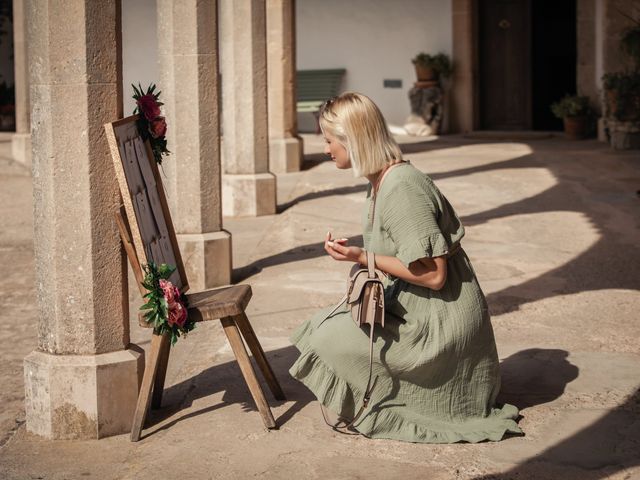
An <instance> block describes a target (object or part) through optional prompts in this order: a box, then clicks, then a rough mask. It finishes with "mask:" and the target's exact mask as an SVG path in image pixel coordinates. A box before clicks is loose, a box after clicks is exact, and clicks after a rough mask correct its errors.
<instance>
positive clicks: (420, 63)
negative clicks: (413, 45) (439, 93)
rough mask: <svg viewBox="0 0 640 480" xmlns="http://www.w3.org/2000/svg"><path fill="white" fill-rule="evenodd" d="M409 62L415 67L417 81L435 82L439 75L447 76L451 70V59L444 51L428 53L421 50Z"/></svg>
mask: <svg viewBox="0 0 640 480" xmlns="http://www.w3.org/2000/svg"><path fill="white" fill-rule="evenodd" d="M411 62H412V63H413V64H414V65H415V67H416V75H417V76H418V81H419V82H429V81H430V82H437V81H438V79H439V78H440V77H441V76H442V77H444V78H447V77H449V76H450V75H451V72H452V71H453V68H452V65H451V60H449V56H448V55H446V54H444V53H438V54H436V55H430V54H428V53H424V52H421V53H419V54H418V55H416V56H415V57H414V58H413V59H412V60H411Z"/></svg>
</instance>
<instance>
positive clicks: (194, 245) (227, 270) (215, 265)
mask: <svg viewBox="0 0 640 480" xmlns="http://www.w3.org/2000/svg"><path fill="white" fill-rule="evenodd" d="M178 244H179V245H180V252H181V253H182V260H183V262H184V268H185V270H186V273H187V278H188V279H189V286H190V288H191V289H192V290H194V291H200V290H206V289H208V288H214V287H220V286H223V285H229V284H230V283H231V269H232V267H231V260H232V259H231V234H230V233H229V232H227V231H225V230H221V231H219V232H210V233H181V234H178Z"/></svg>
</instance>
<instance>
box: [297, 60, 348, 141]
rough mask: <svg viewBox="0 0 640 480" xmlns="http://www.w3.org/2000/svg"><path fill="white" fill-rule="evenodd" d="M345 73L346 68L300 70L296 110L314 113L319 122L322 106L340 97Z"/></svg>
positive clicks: (298, 72) (298, 73)
mask: <svg viewBox="0 0 640 480" xmlns="http://www.w3.org/2000/svg"><path fill="white" fill-rule="evenodd" d="M345 73H346V70H345V69H344V68H333V69H325V70H298V71H297V72H296V82H297V92H296V101H297V104H296V110H297V111H298V112H299V113H313V114H314V116H315V117H316V120H317V119H318V114H319V112H320V107H321V106H322V104H323V103H324V102H325V101H326V100H327V99H329V98H331V97H335V96H336V95H338V92H339V90H340V86H341V84H342V79H343V78H344V75H345ZM317 132H319V129H318V130H317Z"/></svg>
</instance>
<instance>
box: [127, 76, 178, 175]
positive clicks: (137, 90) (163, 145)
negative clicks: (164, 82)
mask: <svg viewBox="0 0 640 480" xmlns="http://www.w3.org/2000/svg"><path fill="white" fill-rule="evenodd" d="M131 87H133V96H132V97H133V99H134V100H135V101H136V108H134V110H133V114H134V115H136V114H138V115H139V118H138V120H137V121H136V127H137V128H138V133H139V134H140V136H141V137H142V140H143V141H146V140H149V144H150V145H151V152H152V153H153V158H154V160H155V161H156V163H157V164H158V165H162V157H163V156H164V155H169V154H171V152H170V151H169V149H168V148H167V139H166V137H165V136H164V135H163V136H161V137H157V138H156V137H154V136H153V135H152V134H151V129H150V123H149V119H147V118H146V117H145V115H144V114H143V112H142V111H141V109H140V105H139V103H138V101H139V100H140V98H142V97H144V96H147V95H150V96H152V97H153V98H154V100H155V103H156V105H157V106H158V107H161V106H163V105H164V103H162V102H161V101H160V94H161V93H162V92H161V91H158V92H156V84H155V83H152V84H151V85H149V86H148V87H147V89H146V90H144V89H143V88H142V85H140V83H138V86H137V87H136V86H135V85H134V84H131ZM159 118H162V121H164V117H159Z"/></svg>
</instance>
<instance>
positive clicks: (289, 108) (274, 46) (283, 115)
mask: <svg viewBox="0 0 640 480" xmlns="http://www.w3.org/2000/svg"><path fill="white" fill-rule="evenodd" d="M295 27H296V15H295V0H267V72H268V82H267V84H268V98H269V170H270V171H271V172H273V173H286V172H297V171H299V170H300V166H301V164H302V139H301V138H300V137H298V125H297V123H298V119H297V114H296V49H295V46H296V28H295Z"/></svg>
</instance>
